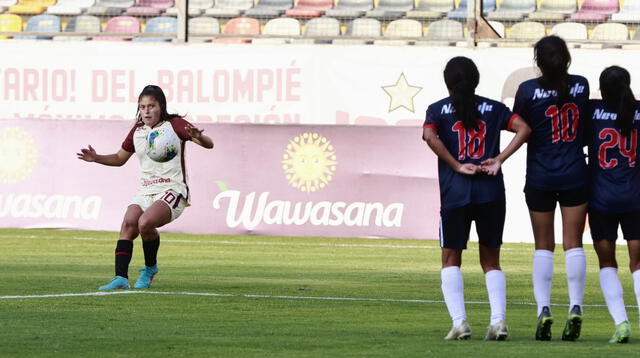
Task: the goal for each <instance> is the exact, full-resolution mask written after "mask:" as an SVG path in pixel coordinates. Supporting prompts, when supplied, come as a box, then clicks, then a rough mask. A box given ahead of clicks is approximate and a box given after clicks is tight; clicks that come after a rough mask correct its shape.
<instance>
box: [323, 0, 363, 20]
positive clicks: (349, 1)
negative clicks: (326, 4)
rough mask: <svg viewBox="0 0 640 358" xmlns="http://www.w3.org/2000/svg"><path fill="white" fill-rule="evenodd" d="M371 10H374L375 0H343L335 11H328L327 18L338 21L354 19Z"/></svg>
mask: <svg viewBox="0 0 640 358" xmlns="http://www.w3.org/2000/svg"><path fill="white" fill-rule="evenodd" d="M371 9H373V0H341V1H340V2H338V3H337V4H336V6H334V7H333V9H329V10H327V12H326V13H325V16H329V17H333V18H337V19H354V18H356V17H360V16H362V15H364V13H365V12H366V11H369V10H371Z"/></svg>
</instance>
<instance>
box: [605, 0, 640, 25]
mask: <svg viewBox="0 0 640 358" xmlns="http://www.w3.org/2000/svg"><path fill="white" fill-rule="evenodd" d="M611 21H614V22H628V23H639V22H640V0H625V1H624V3H623V5H622V7H620V12H618V13H617V14H612V15H611Z"/></svg>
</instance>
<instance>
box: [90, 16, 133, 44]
mask: <svg viewBox="0 0 640 358" xmlns="http://www.w3.org/2000/svg"><path fill="white" fill-rule="evenodd" d="M104 32H114V33H123V34H133V35H135V34H137V33H139V32H140V21H139V20H138V19H137V18H135V17H132V16H116V17H112V18H110V19H109V20H108V21H107V25H106V26H105V28H104ZM93 40H94V41H96V40H98V41H128V40H131V36H124V37H118V36H104V37H102V36H100V37H94V38H93Z"/></svg>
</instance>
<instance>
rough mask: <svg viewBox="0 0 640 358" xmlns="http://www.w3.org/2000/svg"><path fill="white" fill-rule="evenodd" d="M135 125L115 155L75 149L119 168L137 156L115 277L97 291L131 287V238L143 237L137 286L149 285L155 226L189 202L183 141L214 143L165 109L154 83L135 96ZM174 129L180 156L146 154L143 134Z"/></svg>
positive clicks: (157, 240)
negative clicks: (136, 183)
mask: <svg viewBox="0 0 640 358" xmlns="http://www.w3.org/2000/svg"><path fill="white" fill-rule="evenodd" d="M136 118H137V120H136V123H135V124H134V126H133V128H132V129H131V131H129V134H128V135H127V137H126V138H125V140H124V142H123V143H122V147H121V148H120V150H118V152H117V153H114V154H108V155H100V154H97V153H96V151H95V150H94V149H93V147H91V146H90V145H89V148H83V149H82V150H81V152H80V153H77V155H78V159H81V160H84V161H87V162H96V163H99V164H103V165H109V166H118V167H119V166H122V165H123V164H124V163H126V162H127V161H128V160H129V158H131V156H132V155H133V153H136V156H137V157H138V159H139V160H140V167H141V171H142V172H141V174H140V188H139V190H138V193H137V194H136V196H135V197H134V198H133V200H132V202H131V204H130V205H129V207H128V208H127V211H126V213H125V215H124V220H123V221H122V226H121V228H120V239H119V240H118V243H117V245H116V250H115V251H116V257H115V271H116V276H115V277H114V278H113V279H112V280H111V281H110V282H109V283H107V284H106V285H104V286H101V287H100V289H101V290H113V289H127V288H129V276H128V271H129V262H130V261H131V255H132V253H133V240H134V239H135V238H136V237H137V236H138V235H140V236H141V237H142V249H143V251H144V261H145V267H144V268H143V269H142V270H141V272H142V274H141V275H140V277H139V278H138V280H137V281H136V283H135V285H134V287H135V288H148V287H149V286H150V285H151V282H152V280H153V277H154V276H155V275H156V274H157V273H158V265H157V260H156V258H157V255H158V248H159V246H160V235H159V233H158V230H157V228H159V227H161V226H163V225H165V224H168V223H170V222H171V221H173V220H175V219H176V218H178V216H180V214H182V211H183V210H184V208H185V207H186V206H189V190H188V187H187V183H186V172H185V169H184V147H185V145H184V144H185V141H187V140H191V141H192V142H194V143H196V144H198V145H200V146H202V147H204V148H213V141H212V140H211V138H209V137H208V136H206V135H204V134H202V132H203V130H200V129H198V128H196V127H194V126H193V125H191V124H190V123H189V122H187V121H185V120H184V119H182V118H181V117H179V116H178V115H176V114H169V113H167V100H166V97H165V95H164V92H162V89H161V88H160V87H158V86H153V85H149V86H146V87H145V88H144V89H143V90H142V92H141V93H140V96H139V97H138V109H137V113H136ZM156 129H164V130H166V131H173V132H175V134H176V135H177V136H178V137H179V138H180V143H181V146H180V148H179V149H178V155H177V156H175V157H174V158H173V159H171V160H169V161H167V162H164V163H160V162H156V161H153V160H152V159H151V158H149V157H148V156H147V155H146V150H147V134H148V133H149V132H151V131H152V130H156Z"/></svg>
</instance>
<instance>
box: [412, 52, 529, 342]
mask: <svg viewBox="0 0 640 358" xmlns="http://www.w3.org/2000/svg"><path fill="white" fill-rule="evenodd" d="M479 79H480V74H479V73H478V69H477V68H476V65H475V64H474V63H473V61H472V60H470V59H468V58H466V57H454V58H452V59H451V60H449V62H448V63H447V65H446V67H445V69H444V81H445V84H446V85H447V88H448V89H449V97H447V98H444V99H442V100H440V101H438V102H435V103H433V104H431V105H430V106H429V107H428V109H427V118H426V120H425V122H424V129H423V135H422V138H423V139H424V140H425V141H426V142H427V144H428V145H429V147H430V148H431V149H432V150H433V152H434V153H435V154H436V155H437V156H438V177H439V181H440V204H441V209H440V246H441V247H442V271H441V279H442V293H443V296H444V300H445V302H446V305H447V309H448V310H449V314H450V316H451V319H452V321H453V327H452V329H451V331H450V332H449V334H447V336H446V337H445V338H444V339H446V340H454V339H468V338H469V337H470V336H471V328H470V327H469V325H468V324H467V322H466V319H467V316H466V312H465V304H464V292H463V280H462V273H461V272H460V265H461V264H462V250H464V249H466V247H467V241H468V239H469V230H470V229H471V221H473V220H475V222H476V229H477V233H478V237H479V239H480V265H481V266H482V270H483V271H484V273H485V280H486V285H487V292H488V295H489V303H490V306H491V321H490V324H489V327H488V330H487V335H486V337H485V339H486V340H505V339H507V336H508V334H509V333H508V327H507V324H506V321H505V314H506V280H505V277H504V274H503V273H502V271H501V269H500V245H501V244H502V232H503V228H504V218H505V195H504V182H503V179H502V172H501V170H500V167H501V165H502V163H503V162H504V161H505V160H506V159H507V158H509V156H511V154H513V153H514V152H515V151H516V150H517V149H518V148H519V147H520V146H521V145H522V144H523V143H524V142H525V141H526V139H527V137H528V136H529V133H530V131H531V130H530V129H529V126H528V125H527V124H526V123H525V122H524V120H522V119H521V118H520V117H519V116H517V115H514V114H513V113H511V111H510V110H509V109H508V108H507V107H506V106H505V105H503V104H502V103H499V102H496V101H493V100H491V99H488V98H484V97H480V96H477V95H475V89H476V87H477V86H478V82H479ZM503 129H506V130H509V131H512V132H515V133H516V135H515V136H514V137H513V139H512V140H511V142H510V143H509V145H508V146H507V147H506V148H505V149H504V151H502V152H500V131H501V130H503Z"/></svg>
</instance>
